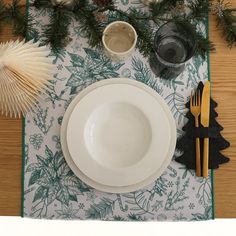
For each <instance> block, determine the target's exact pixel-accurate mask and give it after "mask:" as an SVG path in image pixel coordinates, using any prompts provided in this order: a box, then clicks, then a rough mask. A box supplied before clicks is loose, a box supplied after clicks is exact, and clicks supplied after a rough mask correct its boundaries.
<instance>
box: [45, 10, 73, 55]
mask: <svg viewBox="0 0 236 236" xmlns="http://www.w3.org/2000/svg"><path fill="white" fill-rule="evenodd" d="M71 20H72V17H71V14H70V12H69V11H68V10H67V9H66V8H63V7H62V6H58V7H55V8H54V9H53V12H52V13H51V14H50V20H49V22H50V23H49V24H48V25H46V26H45V29H44V31H43V34H42V36H43V37H44V38H45V39H44V43H45V44H50V45H51V48H52V51H53V52H54V53H58V52H60V49H61V48H63V47H64V46H66V45H65V39H66V37H67V36H68V34H69V25H70V22H71Z"/></svg>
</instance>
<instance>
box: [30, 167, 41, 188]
mask: <svg viewBox="0 0 236 236" xmlns="http://www.w3.org/2000/svg"><path fill="white" fill-rule="evenodd" d="M40 174H41V170H35V171H34V172H33V173H32V174H31V176H30V179H29V186H31V185H33V184H35V183H36V182H37V180H38V179H40Z"/></svg>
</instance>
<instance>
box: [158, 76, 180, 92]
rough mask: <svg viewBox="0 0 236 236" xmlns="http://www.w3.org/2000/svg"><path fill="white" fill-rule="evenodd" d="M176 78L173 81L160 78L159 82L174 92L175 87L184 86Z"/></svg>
mask: <svg viewBox="0 0 236 236" xmlns="http://www.w3.org/2000/svg"><path fill="white" fill-rule="evenodd" d="M177 79H178V77H177V78H173V79H161V78H160V82H161V83H162V84H163V85H164V86H166V87H167V88H170V89H174V91H175V90H176V89H177V86H179V85H184V82H183V81H180V80H177Z"/></svg>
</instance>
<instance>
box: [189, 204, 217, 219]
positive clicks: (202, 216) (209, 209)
mask: <svg viewBox="0 0 236 236" xmlns="http://www.w3.org/2000/svg"><path fill="white" fill-rule="evenodd" d="M192 216H193V218H192V220H209V219H211V216H212V206H208V207H206V208H205V211H204V214H201V213H195V214H192Z"/></svg>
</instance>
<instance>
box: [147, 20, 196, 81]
mask: <svg viewBox="0 0 236 236" xmlns="http://www.w3.org/2000/svg"><path fill="white" fill-rule="evenodd" d="M196 48H197V40H196V34H195V31H194V28H193V26H192V25H191V24H189V23H186V22H178V21H177V22H167V23H165V24H164V25H162V26H161V27H160V28H159V29H158V30H157V32H156V35H155V38H154V51H153V52H152V54H151V55H150V66H151V69H152V71H153V72H154V73H155V75H156V76H159V77H161V78H163V79H172V78H176V77H177V76H178V75H179V74H180V73H182V72H183V70H184V67H185V63H186V62H187V61H188V60H190V59H191V58H192V56H193V55H194V54H195V51H196Z"/></svg>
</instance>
